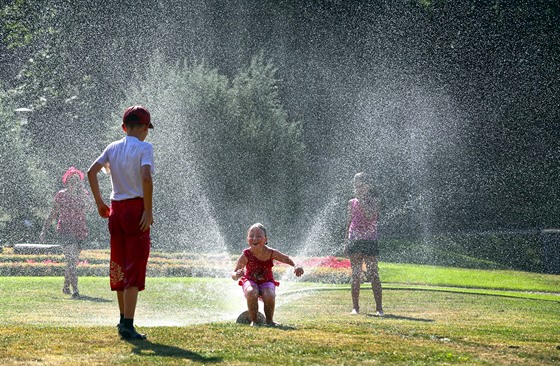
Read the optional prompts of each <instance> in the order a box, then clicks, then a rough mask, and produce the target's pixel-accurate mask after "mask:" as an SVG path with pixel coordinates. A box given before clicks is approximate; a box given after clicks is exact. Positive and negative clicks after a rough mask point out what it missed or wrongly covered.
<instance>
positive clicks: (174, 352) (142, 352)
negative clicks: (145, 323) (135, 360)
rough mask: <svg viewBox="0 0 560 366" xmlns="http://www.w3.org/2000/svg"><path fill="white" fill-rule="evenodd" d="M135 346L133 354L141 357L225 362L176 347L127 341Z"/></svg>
mask: <svg viewBox="0 0 560 366" xmlns="http://www.w3.org/2000/svg"><path fill="white" fill-rule="evenodd" d="M126 342H128V343H130V344H131V345H132V346H133V349H132V352H133V353H134V354H137V355H139V356H162V357H173V358H180V359H188V360H191V361H194V362H200V363H219V362H223V359H222V358H220V357H204V356H202V355H200V354H198V353H196V352H192V351H189V350H186V349H182V348H179V347H175V346H168V345H165V344H160V343H152V342H150V341H147V340H142V341H140V340H126Z"/></svg>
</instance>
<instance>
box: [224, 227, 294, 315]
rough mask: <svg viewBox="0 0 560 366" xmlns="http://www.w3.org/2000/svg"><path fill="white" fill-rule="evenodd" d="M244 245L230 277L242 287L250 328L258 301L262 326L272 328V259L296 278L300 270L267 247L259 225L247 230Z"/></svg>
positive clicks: (266, 241) (288, 259) (280, 254)
mask: <svg viewBox="0 0 560 366" xmlns="http://www.w3.org/2000/svg"><path fill="white" fill-rule="evenodd" d="M247 244H249V248H247V249H245V250H244V251H243V254H241V256H240V257H239V260H238V261H237V266H235V270H234V271H233V272H232V274H231V278H232V279H233V280H234V281H237V280H239V278H241V280H240V281H239V285H240V286H243V292H244V293H245V298H246V299H247V308H248V310H249V317H250V318H251V326H255V325H257V314H258V310H259V303H258V299H259V298H261V299H262V301H263V303H264V314H265V317H266V324H267V325H270V326H275V325H277V323H275V322H274V321H273V320H272V319H273V317H274V307H275V304H276V286H279V285H280V284H279V283H278V282H277V281H275V280H274V276H273V273H272V267H273V266H274V263H273V260H277V261H279V262H282V263H286V264H289V265H290V266H293V267H294V274H295V275H296V276H297V277H299V276H301V275H302V274H303V268H302V267H301V266H297V265H296V264H295V263H294V261H293V260H292V259H291V258H290V257H288V256H287V255H285V254H283V253H281V252H279V251H278V250H276V249H272V248H269V247H268V246H267V244H268V238H267V236H266V229H265V227H264V226H263V225H262V224H261V223H256V224H254V225H252V226H251V227H250V228H249V231H248V232H247Z"/></svg>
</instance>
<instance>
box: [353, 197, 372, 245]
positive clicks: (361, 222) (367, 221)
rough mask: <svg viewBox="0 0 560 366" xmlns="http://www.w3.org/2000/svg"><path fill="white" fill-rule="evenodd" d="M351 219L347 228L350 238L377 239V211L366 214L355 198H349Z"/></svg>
mask: <svg viewBox="0 0 560 366" xmlns="http://www.w3.org/2000/svg"><path fill="white" fill-rule="evenodd" d="M350 204H351V208H350V209H351V211H350V215H351V221H350V227H349V228H348V239H350V240H377V212H374V213H370V214H369V215H370V216H367V215H366V214H365V212H364V210H363V208H362V207H361V206H360V201H358V199H357V198H353V199H351V200H350Z"/></svg>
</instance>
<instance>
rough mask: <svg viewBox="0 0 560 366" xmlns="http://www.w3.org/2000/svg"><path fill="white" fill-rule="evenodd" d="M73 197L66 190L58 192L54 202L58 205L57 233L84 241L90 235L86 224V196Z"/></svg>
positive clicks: (84, 193) (81, 193) (82, 194)
mask: <svg viewBox="0 0 560 366" xmlns="http://www.w3.org/2000/svg"><path fill="white" fill-rule="evenodd" d="M79 193H80V194H76V195H73V194H71V193H69V192H68V191H66V190H61V191H58V192H57V194H56V195H55V196H54V201H55V202H56V204H57V205H58V222H57V225H56V231H57V232H58V233H59V234H63V235H69V236H73V237H75V238H76V239H79V240H83V239H85V238H86V237H87V235H88V229H87V222H86V195H87V192H86V191H83V192H79Z"/></svg>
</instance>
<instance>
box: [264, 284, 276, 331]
mask: <svg viewBox="0 0 560 366" xmlns="http://www.w3.org/2000/svg"><path fill="white" fill-rule="evenodd" d="M262 299H263V303H264V316H265V317H266V323H267V324H274V321H273V320H272V319H273V318H274V308H275V306H276V293H275V292H274V291H273V290H271V289H269V288H265V289H263V293H262Z"/></svg>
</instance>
